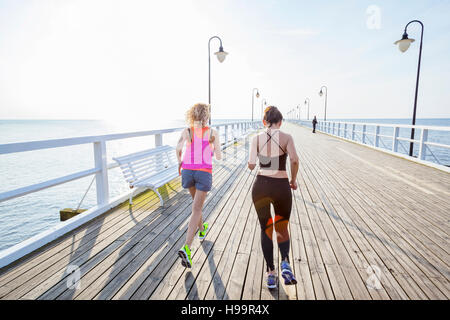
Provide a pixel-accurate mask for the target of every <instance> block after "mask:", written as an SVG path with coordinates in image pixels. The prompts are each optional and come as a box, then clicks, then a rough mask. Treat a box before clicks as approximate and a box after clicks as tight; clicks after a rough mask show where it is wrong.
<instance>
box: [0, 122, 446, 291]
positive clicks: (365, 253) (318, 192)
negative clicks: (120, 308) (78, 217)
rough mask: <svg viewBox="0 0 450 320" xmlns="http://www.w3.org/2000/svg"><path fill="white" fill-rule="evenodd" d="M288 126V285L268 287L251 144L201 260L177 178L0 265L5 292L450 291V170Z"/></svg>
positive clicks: (213, 216)
mask: <svg viewBox="0 0 450 320" xmlns="http://www.w3.org/2000/svg"><path fill="white" fill-rule="evenodd" d="M283 129H284V130H285V131H286V132H288V133H290V134H291V135H292V136H293V137H294V140H295V142H296V146H297V151H298V153H299V156H300V171H299V175H298V181H297V182H298V185H299V188H298V190H296V191H294V192H293V197H294V202H293V208H292V213H291V221H290V225H289V230H290V234H291V256H290V258H291V265H292V267H293V270H294V273H295V275H296V277H297V280H298V284H297V285H296V286H285V285H284V284H283V281H282V279H281V281H279V286H278V289H276V290H268V289H267V288H266V287H265V263H264V258H263V256H262V250H261V244H260V232H261V231H260V227H259V224H258V219H257V216H256V212H255V210H254V207H253V203H252V201H251V188H252V185H253V182H254V179H255V175H254V174H255V172H250V171H249V170H248V169H247V166H246V160H247V152H246V150H245V146H244V144H243V143H241V144H239V145H236V146H231V147H229V148H227V150H226V158H225V159H224V161H222V162H220V164H217V165H216V167H215V169H214V178H213V190H212V191H211V193H210V194H209V196H208V198H207V200H206V203H205V207H204V217H205V219H206V221H208V222H209V225H210V229H209V231H208V233H207V236H206V238H205V240H204V241H203V242H202V243H200V242H199V241H198V240H195V241H194V245H193V247H194V248H193V264H194V265H193V268H192V269H190V270H187V269H185V268H184V267H182V266H181V264H180V262H179V259H178V256H177V254H176V251H177V250H178V249H179V247H181V246H182V244H183V242H184V239H185V234H186V229H187V223H188V218H189V216H190V212H191V211H190V210H191V203H192V200H191V198H190V196H189V194H188V192H187V191H185V190H182V189H181V186H180V179H179V178H177V179H175V180H174V181H173V182H172V183H171V184H170V186H171V188H167V187H166V188H164V190H163V191H164V193H165V196H166V197H167V198H168V199H167V202H166V205H165V207H164V208H160V207H159V201H158V198H157V197H156V195H155V194H154V193H153V192H145V193H143V194H141V195H139V196H138V197H136V198H135V200H134V204H133V209H132V210H131V211H130V210H129V209H128V203H127V202H126V203H123V204H122V205H120V206H119V207H117V208H115V209H113V210H111V211H110V212H108V213H106V214H104V215H102V216H101V217H99V218H97V219H95V220H93V221H91V222H89V223H87V224H85V225H83V226H81V227H80V228H78V229H76V230H74V231H72V232H71V233H70V234H68V235H66V236H64V237H61V238H60V239H57V240H55V241H54V242H52V243H50V244H49V245H47V246H45V247H43V248H41V249H39V250H37V251H36V252H34V253H32V254H30V255H29V256H27V257H25V258H24V259H22V260H21V261H18V262H16V263H14V264H13V265H11V266H8V267H6V268H4V269H2V270H0V299H254V300H260V299H264V300H265V299H280V300H285V299H293V300H295V299H301V300H304V299H449V298H450V282H449V279H450V268H449V264H450V256H449V251H450V245H449V230H450V229H449V217H450V214H449V213H450V196H449V195H450V175H449V174H447V173H444V172H442V171H439V170H436V169H433V168H431V167H427V166H424V165H420V164H417V163H414V162H411V161H407V160H404V159H401V158H398V157H395V156H392V155H389V154H385V153H383V152H379V151H376V150H373V149H370V148H366V147H364V146H361V145H358V144H354V143H349V142H346V141H344V140H341V139H338V138H334V137H331V136H328V135H325V134H321V133H317V134H312V133H311V132H310V130H309V129H307V128H304V127H300V126H297V125H293V124H288V123H286V124H285V125H284V127H283ZM274 247H275V250H276V251H274V258H275V261H278V264H279V259H280V257H279V254H278V251H277V246H276V244H275V245H274ZM71 265H75V266H78V267H79V268H80V269H79V271H80V275H81V281H80V287H79V288H72V289H71V288H69V286H68V284H69V285H70V284H71V283H70V281H71V275H70V274H68V273H67V270H68V267H69V266H71ZM374 270H375V272H378V271H379V272H380V275H379V276H380V281H379V283H377V277H375V276H374V274H373V272H374ZM371 285H372V286H371ZM374 285H375V287H376V288H374V287H373V286H374Z"/></svg>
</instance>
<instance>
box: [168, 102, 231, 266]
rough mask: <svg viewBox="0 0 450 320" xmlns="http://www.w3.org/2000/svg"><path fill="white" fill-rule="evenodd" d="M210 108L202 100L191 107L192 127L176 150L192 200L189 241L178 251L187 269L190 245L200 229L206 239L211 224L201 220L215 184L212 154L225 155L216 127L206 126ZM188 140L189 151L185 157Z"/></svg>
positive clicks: (182, 179)
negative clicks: (207, 198) (213, 180)
mask: <svg viewBox="0 0 450 320" xmlns="http://www.w3.org/2000/svg"><path fill="white" fill-rule="evenodd" d="M209 110H210V108H209V105H206V104H201V103H198V104H196V105H194V106H193V107H191V108H190V109H189V110H188V112H187V113H186V120H187V122H188V124H189V128H187V129H185V130H183V132H182V133H181V137H180V139H179V141H178V145H177V149H176V152H177V158H178V164H179V166H178V167H179V170H180V175H181V184H182V186H183V188H185V189H188V190H189V193H190V194H191V196H192V200H193V203H192V214H191V218H190V221H189V226H188V231H187V235H186V242H185V244H184V246H183V247H182V248H181V249H180V250H179V251H178V255H179V256H180V257H181V264H182V265H183V266H184V267H187V268H191V267H192V260H191V249H190V247H191V245H192V242H193V240H194V235H195V232H196V231H197V229H199V232H198V237H199V239H200V240H203V239H204V237H205V235H206V230H207V229H208V223H206V222H205V223H204V222H203V219H202V208H203V204H204V202H205V199H206V195H207V193H208V191H210V190H211V186H212V157H213V155H214V154H215V156H216V159H217V160H220V159H221V158H222V154H221V149H220V141H219V135H218V133H217V132H216V130H213V129H210V128H209V127H208V126H207V123H208V120H209V116H210V113H209ZM185 143H186V150H185V152H184V155H183V157H182V156H181V154H182V151H183V147H184V145H185ZM181 159H183V160H181Z"/></svg>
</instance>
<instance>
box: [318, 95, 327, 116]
mask: <svg viewBox="0 0 450 320" xmlns="http://www.w3.org/2000/svg"><path fill="white" fill-rule="evenodd" d="M324 88H325V116H324V121H327V97H328V88H327V86H322V87H321V88H320V92H319V96H322V95H323V91H322V89H324Z"/></svg>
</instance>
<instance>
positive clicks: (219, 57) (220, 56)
mask: <svg viewBox="0 0 450 320" xmlns="http://www.w3.org/2000/svg"><path fill="white" fill-rule="evenodd" d="M212 39H218V40H219V41H220V47H219V51H217V52H215V53H214V54H215V55H216V57H217V60H219V62H220V63H222V62H223V61H224V60H225V57H226V56H227V54H228V53H227V52H225V51H223V47H222V39H220V38H219V37H218V36H214V37H211V38H210V39H209V41H208V104H209V108H210V110H209V112H210V113H209V114H210V116H209V124H210V125H211V40H212Z"/></svg>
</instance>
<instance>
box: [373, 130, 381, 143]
mask: <svg viewBox="0 0 450 320" xmlns="http://www.w3.org/2000/svg"><path fill="white" fill-rule="evenodd" d="M379 134H380V126H376V127H375V141H374V143H375V147H378V145H379V144H380V136H379Z"/></svg>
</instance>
